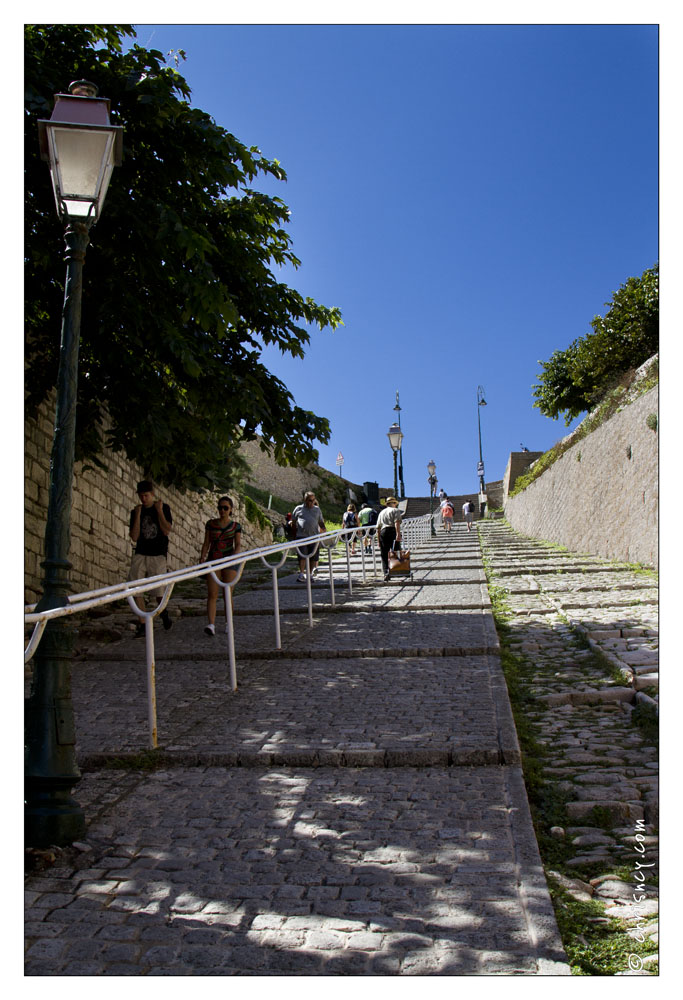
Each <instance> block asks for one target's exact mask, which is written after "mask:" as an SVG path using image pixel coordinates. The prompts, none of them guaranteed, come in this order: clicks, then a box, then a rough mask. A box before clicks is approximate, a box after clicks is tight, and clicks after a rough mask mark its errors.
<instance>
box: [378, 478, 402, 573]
mask: <svg viewBox="0 0 683 1000" xmlns="http://www.w3.org/2000/svg"><path fill="white" fill-rule="evenodd" d="M402 519H403V514H402V512H401V511H400V510H399V509H398V500H397V499H396V497H387V501H386V506H385V507H383V508H382V510H381V511H380V512H379V517H378V518H377V537H378V538H379V551H380V555H381V556H382V569H383V570H384V582H385V583H387V582H388V580H389V552H390V551H391V549H392V548H393V546H394V543H395V542H400V541H401V521H402Z"/></svg>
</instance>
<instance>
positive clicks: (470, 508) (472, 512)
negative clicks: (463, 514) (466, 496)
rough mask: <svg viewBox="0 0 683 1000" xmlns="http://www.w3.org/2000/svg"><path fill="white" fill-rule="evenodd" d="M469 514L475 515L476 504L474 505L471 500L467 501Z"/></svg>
mask: <svg viewBox="0 0 683 1000" xmlns="http://www.w3.org/2000/svg"><path fill="white" fill-rule="evenodd" d="M467 513H468V514H474V504H473V503H472V501H471V500H468V501H467Z"/></svg>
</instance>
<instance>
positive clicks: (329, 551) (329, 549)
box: [327, 542, 337, 607]
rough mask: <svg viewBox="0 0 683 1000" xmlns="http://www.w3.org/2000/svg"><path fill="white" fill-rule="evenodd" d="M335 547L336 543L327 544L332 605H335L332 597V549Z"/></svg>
mask: <svg viewBox="0 0 683 1000" xmlns="http://www.w3.org/2000/svg"><path fill="white" fill-rule="evenodd" d="M336 547H337V543H336V542H335V543H334V546H333V545H328V546H327V566H328V569H329V571H330V602H331V604H332V607H335V597H334V570H333V569H332V549H333V548H336Z"/></svg>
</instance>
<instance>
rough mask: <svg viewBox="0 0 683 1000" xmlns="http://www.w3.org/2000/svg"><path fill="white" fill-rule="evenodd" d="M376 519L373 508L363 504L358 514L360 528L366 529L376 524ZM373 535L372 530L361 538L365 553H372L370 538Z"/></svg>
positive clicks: (376, 515)
mask: <svg viewBox="0 0 683 1000" xmlns="http://www.w3.org/2000/svg"><path fill="white" fill-rule="evenodd" d="M377 517H378V514H377V511H376V510H375V509H374V507H371V506H370V504H369V503H364V504H363V505H362V507H361V509H360V510H359V512H358V520H359V521H360V526H361V528H367V527H368V526H369V525H372V524H377ZM374 534H375V531H374V530H371V531H368V532H366V534H365V536H364V538H363V544H364V546H365V551H366V553H370V552H372V536H373V535H374Z"/></svg>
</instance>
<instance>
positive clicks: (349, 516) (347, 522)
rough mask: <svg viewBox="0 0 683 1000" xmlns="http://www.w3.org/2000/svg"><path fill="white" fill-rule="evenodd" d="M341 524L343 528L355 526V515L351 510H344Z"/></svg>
mask: <svg viewBox="0 0 683 1000" xmlns="http://www.w3.org/2000/svg"><path fill="white" fill-rule="evenodd" d="M342 524H343V525H344V527H345V528H355V527H356V515H355V514H354V513H353V511H352V510H346V511H344V516H343V518H342Z"/></svg>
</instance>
